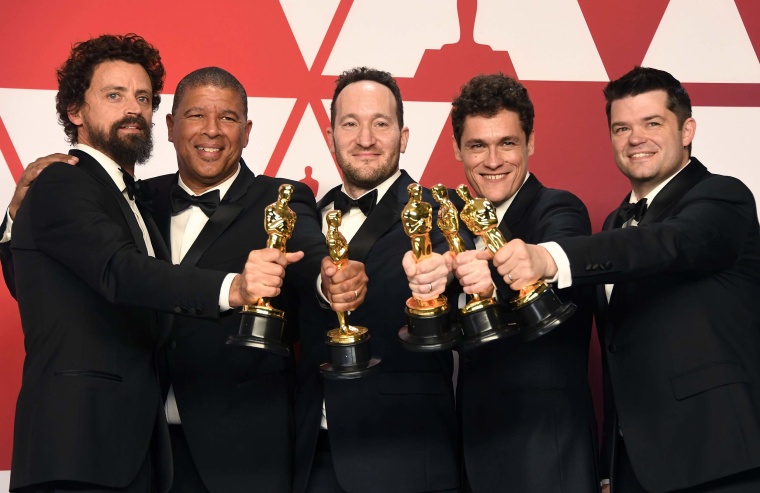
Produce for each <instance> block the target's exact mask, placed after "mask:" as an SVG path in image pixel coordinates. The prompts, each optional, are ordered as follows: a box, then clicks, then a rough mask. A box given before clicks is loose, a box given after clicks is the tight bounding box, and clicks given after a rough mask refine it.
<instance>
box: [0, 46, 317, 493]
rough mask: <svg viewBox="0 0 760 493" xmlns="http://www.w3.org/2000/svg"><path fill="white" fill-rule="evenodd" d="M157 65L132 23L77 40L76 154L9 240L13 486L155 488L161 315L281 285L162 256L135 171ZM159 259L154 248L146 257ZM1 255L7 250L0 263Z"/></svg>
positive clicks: (154, 104)
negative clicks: (14, 358)
mask: <svg viewBox="0 0 760 493" xmlns="http://www.w3.org/2000/svg"><path fill="white" fill-rule="evenodd" d="M163 78H164V68H163V65H162V64H161V59H160V56H159V54H158V51H157V50H156V49H155V48H154V47H153V46H151V45H150V44H149V43H147V42H146V41H145V40H144V39H143V38H141V37H140V36H137V35H134V34H128V35H125V36H112V35H103V36H100V37H98V38H94V39H90V40H88V41H85V42H82V43H78V44H76V45H75V46H74V47H73V48H72V52H71V55H70V57H69V59H68V60H67V61H66V62H65V63H64V64H63V66H62V67H61V68H60V69H59V70H58V82H59V91H58V95H57V98H56V102H57V104H56V107H57V110H58V116H59V120H60V122H61V124H62V125H63V126H64V129H65V132H66V135H67V138H68V140H69V141H70V142H72V143H74V144H76V149H74V150H72V151H71V154H72V155H74V156H76V157H77V158H78V163H77V165H76V166H70V165H69V164H65V163H54V164H52V165H50V166H49V167H47V168H46V169H45V170H44V171H43V172H42V173H40V174H39V176H38V177H37V178H36V181H35V182H34V184H33V185H32V186H31V187H30V188H29V190H28V193H27V196H26V198H25V199H24V203H23V204H22V205H21V207H20V208H19V209H18V212H17V214H16V217H15V223H14V226H13V237H12V244H11V249H12V252H13V263H14V267H15V288H16V295H17V299H18V301H19V310H20V313H21V321H22V327H23V330H24V345H25V349H26V359H25V362H24V372H23V381H22V387H21V391H20V394H19V398H18V403H17V406H16V420H15V429H14V447H13V459H12V465H11V484H10V486H11V490H12V491H14V492H22V493H29V492H52V491H87V492H103V491H124V492H140V493H143V492H145V493H148V492H153V491H159V492H163V491H166V490H167V489H168V487H169V483H170V481H171V468H172V465H171V453H170V451H169V440H168V433H167V428H166V421H165V418H164V415H163V412H162V401H161V393H160V390H159V386H158V380H157V377H156V368H155V354H156V349H157V348H158V347H159V346H160V344H161V342H162V341H163V340H164V339H165V337H166V334H167V329H168V325H167V322H168V320H167V319H166V318H165V317H163V316H159V315H157V314H156V312H155V311H154V310H157V311H164V312H173V313H178V314H186V315H191V316H196V317H203V318H209V319H213V318H217V317H219V315H220V312H224V311H226V310H228V309H229V308H230V307H231V306H240V305H243V304H252V303H255V302H256V300H258V299H259V298H260V297H262V296H267V297H272V296H276V294H277V293H278V292H279V286H280V285H281V280H282V279H281V278H282V275H284V266H285V265H286V264H287V263H288V262H291V261H296V260H298V259H299V258H300V256H302V255H303V254H302V253H300V252H299V253H298V254H289V256H286V255H284V254H283V255H282V256H278V259H277V262H278V263H277V266H278V267H279V269H275V271H276V272H273V275H272V282H271V284H270V286H272V287H266V286H263V285H262V284H261V283H255V282H252V280H253V279H254V277H255V276H254V275H253V272H255V271H256V269H257V265H255V264H256V262H255V261H254V260H252V259H249V260H248V262H247V263H246V271H245V272H244V273H243V275H236V274H232V273H229V272H228V271H220V270H201V269H197V268H194V267H185V266H172V265H170V264H169V263H168V262H165V261H163V260H158V258H163V259H168V252H167V249H166V247H165V246H164V244H163V242H162V240H161V237H160V234H158V231H157V228H156V226H155V224H154V223H153V221H152V219H151V218H150V216H149V214H147V212H146V207H147V204H146V203H145V202H144V200H143V197H142V194H141V191H140V189H139V187H137V186H136V184H135V183H134V179H133V172H134V166H135V163H139V162H144V161H145V160H147V158H148V157H149V155H150V151H151V148H152V140H151V130H150V128H151V122H152V115H153V112H154V111H155V110H156V109H157V108H158V104H159V101H160V96H159V94H158V93H159V92H160V90H161V89H162V87H163ZM154 257H157V258H154ZM7 260H8V257H7V256H4V257H3V262H4V263H5V262H6V261H7Z"/></svg>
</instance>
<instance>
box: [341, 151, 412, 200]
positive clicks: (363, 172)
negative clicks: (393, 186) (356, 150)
mask: <svg viewBox="0 0 760 493" xmlns="http://www.w3.org/2000/svg"><path fill="white" fill-rule="evenodd" d="M349 155H350V152H347V153H345V154H344V153H342V152H336V153H335V160H336V161H337V162H338V167H339V168H340V170H341V172H342V173H343V181H345V182H346V183H348V184H349V185H351V186H353V187H355V188H359V189H361V190H372V189H373V188H376V187H377V186H378V185H380V184H381V183H383V182H384V181H385V180H387V179H388V178H389V177H390V176H392V175H393V174H394V173H395V172H396V171H398V162H399V157H400V156H401V148H400V147H396V148H395V149H394V151H393V152H392V153H391V154H390V155H388V157H387V158H386V160H385V161H383V162H382V163H380V165H379V166H377V167H370V166H369V165H365V164H363V163H362V162H361V161H352V160H351V158H350V157H349Z"/></svg>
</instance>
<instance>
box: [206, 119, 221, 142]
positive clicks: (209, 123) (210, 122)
mask: <svg viewBox="0 0 760 493" xmlns="http://www.w3.org/2000/svg"><path fill="white" fill-rule="evenodd" d="M203 133H204V134H206V135H208V136H209V137H215V136H217V135H219V134H220V133H221V128H220V126H219V121H218V120H217V119H216V118H206V119H205V120H204V125H203Z"/></svg>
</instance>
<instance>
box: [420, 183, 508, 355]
mask: <svg viewBox="0 0 760 493" xmlns="http://www.w3.org/2000/svg"><path fill="white" fill-rule="evenodd" d="M431 191H432V192H433V198H434V199H435V200H436V202H438V204H439V208H438V229H440V230H441V232H442V233H443V236H444V237H446V241H447V242H448V244H449V251H450V252H451V253H452V254H453V255H455V256H456V255H457V254H458V253H462V252H464V251H465V245H464V241H463V240H462V237H461V236H459V214H458V212H457V209H456V206H455V205H454V204H453V203H452V202H451V199H449V193H448V191H447V190H446V187H444V186H443V185H436V186H434V187H433V188H432V189H431ZM459 314H460V315H459V319H460V322H461V324H462V332H463V335H464V337H463V339H462V340H461V341H460V342H459V348H460V349H463V350H468V349H471V348H473V347H476V346H480V345H481V344H485V343H487V342H490V341H494V340H497V339H500V338H502V337H507V336H511V335H515V334H517V327H516V326H515V324H512V323H509V322H508V321H507V320H506V318H505V316H504V314H503V311H502V307H501V304H500V303H499V302H497V301H496V300H495V299H494V298H493V297H490V296H487V295H485V294H483V293H475V294H473V295H472V296H470V297H469V300H468V302H467V304H466V305H465V306H464V307H463V308H461V309H460V310H459Z"/></svg>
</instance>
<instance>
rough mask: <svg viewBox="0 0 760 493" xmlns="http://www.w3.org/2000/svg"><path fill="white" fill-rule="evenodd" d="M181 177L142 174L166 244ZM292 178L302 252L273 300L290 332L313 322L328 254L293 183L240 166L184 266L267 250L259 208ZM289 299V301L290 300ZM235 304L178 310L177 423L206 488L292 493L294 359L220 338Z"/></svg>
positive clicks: (296, 237)
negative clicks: (208, 313) (198, 311)
mask: <svg viewBox="0 0 760 493" xmlns="http://www.w3.org/2000/svg"><path fill="white" fill-rule="evenodd" d="M176 183H177V175H176V174H173V175H166V176H161V177H157V178H154V179H151V180H148V185H149V186H150V188H151V191H152V196H153V215H154V218H155V220H156V224H158V226H159V229H160V230H161V233H162V235H163V236H164V238H166V242H167V244H168V245H171V241H170V230H171V204H170V201H169V197H170V195H169V192H170V190H171V187H172V186H173V185H175V184H176ZM284 183H289V184H291V185H293V187H294V192H293V195H292V197H291V200H290V203H289V207H290V208H291V209H292V210H293V211H294V212H295V213H296V216H297V217H296V225H295V229H294V231H293V235H292V237H291V238H290V239H289V240H288V241H287V245H286V247H287V250H288V251H291V252H295V251H299V250H300V251H303V252H304V253H305V257H304V258H303V259H302V260H300V261H299V262H297V263H295V264H291V265H290V266H288V267H287V270H286V275H285V279H284V284H283V288H282V292H283V294H281V295H280V296H278V297H277V298H274V299H273V300H272V303H273V305H275V306H277V307H278V308H281V309H284V310H285V317H286V319H287V326H286V331H288V334H289V336H291V337H290V339H293V338H294V337H295V335H296V334H297V331H298V322H299V319H302V320H309V318H310V315H311V314H312V312H313V311H314V310H317V311H322V310H323V309H322V308H321V307H320V306H319V304H318V303H317V295H316V292H315V287H316V282H317V279H318V277H319V270H320V264H321V261H322V258H324V257H325V256H326V255H327V247H326V245H325V240H324V236H323V235H322V232H321V227H320V220H321V219H320V217H319V215H318V213H317V210H316V203H315V201H314V195H313V194H312V192H311V190H309V188H308V187H307V186H306V185H304V184H302V183H298V182H293V181H290V180H284V179H279V178H270V177H268V176H263V175H261V176H254V174H253V173H252V172H251V171H250V170H249V169H248V167H247V166H246V165H245V163H244V162H242V161H241V168H240V173H239V174H238V176H237V178H236V179H235V181H234V182H233V184H232V186H231V187H230V189H229V190H228V192H227V193H226V194H225V196H224V197H223V199H222V201H221V203H220V204H219V207H218V208H217V209H216V210H215V211H214V213H213V214H212V215H211V216H210V217H209V220H208V222H207V223H206V225H205V226H204V228H203V230H202V231H201V232H200V234H199V236H198V238H197V239H196V240H195V242H194V243H193V245H192V246H191V247H190V249H189V250H188V252H187V254H186V255H185V256H184V257H183V259H182V265H188V266H197V267H203V268H206V269H215V270H222V271H225V272H240V271H242V269H243V266H244V264H245V261H246V259H247V257H248V253H249V252H250V251H251V250H258V249H261V248H266V244H267V233H266V231H265V230H264V209H265V208H266V207H267V206H268V205H270V204H271V203H273V202H275V201H276V200H277V197H278V189H279V187H280V185H281V184H284ZM286 298H287V299H286ZM240 320H241V316H240V311H239V310H230V311H227V312H225V313H223V314H222V315H221V316H220V317H219V318H217V319H198V318H191V317H187V316H177V317H174V323H173V326H172V328H171V334H170V336H169V339H168V342H167V344H166V346H165V351H164V352H163V355H162V356H164V357H165V363H166V364H167V372H165V373H162V375H161V376H162V377H163V379H162V380H163V382H162V383H163V384H164V388H165V389H168V387H169V385H173V387H174V394H175V397H176V400H177V408H178V410H179V414H180V418H181V420H182V428H183V431H184V433H185V437H186V439H187V443H188V446H189V448H190V452H191V455H192V457H193V461H194V462H195V464H196V466H197V469H198V472H199V473H200V476H201V478H202V479H203V482H204V484H205V486H206V488H207V489H208V491H210V492H211V493H235V492H244V491H245V492H248V491H261V492H267V493H277V492H283V493H285V492H287V493H289V492H290V489H291V480H292V470H291V468H292V450H293V413H292V408H293V399H292V393H293V375H292V371H293V359H292V358H291V357H282V356H279V355H274V354H271V353H268V352H267V351H264V350H261V349H253V348H249V347H243V346H230V345H226V344H225V343H226V340H227V338H228V337H229V336H231V335H236V334H237V333H238V328H239V326H240Z"/></svg>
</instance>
